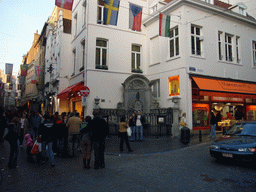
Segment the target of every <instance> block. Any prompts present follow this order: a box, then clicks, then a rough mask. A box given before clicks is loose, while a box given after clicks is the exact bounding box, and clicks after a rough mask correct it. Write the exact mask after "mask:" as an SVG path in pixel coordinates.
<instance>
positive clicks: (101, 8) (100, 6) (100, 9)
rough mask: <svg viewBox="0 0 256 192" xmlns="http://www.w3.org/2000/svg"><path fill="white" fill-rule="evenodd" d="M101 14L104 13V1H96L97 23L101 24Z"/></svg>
mask: <svg viewBox="0 0 256 192" xmlns="http://www.w3.org/2000/svg"><path fill="white" fill-rule="evenodd" d="M103 13H104V0H98V7H97V14H98V15H97V23H98V24H103Z"/></svg>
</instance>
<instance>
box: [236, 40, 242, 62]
mask: <svg viewBox="0 0 256 192" xmlns="http://www.w3.org/2000/svg"><path fill="white" fill-rule="evenodd" d="M239 41H240V37H236V62H237V63H240V62H241V59H240V54H239Z"/></svg>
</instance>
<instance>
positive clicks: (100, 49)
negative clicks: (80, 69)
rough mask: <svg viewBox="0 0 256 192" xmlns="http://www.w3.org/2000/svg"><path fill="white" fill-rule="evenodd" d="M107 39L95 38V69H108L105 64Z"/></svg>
mask: <svg viewBox="0 0 256 192" xmlns="http://www.w3.org/2000/svg"><path fill="white" fill-rule="evenodd" d="M107 50H108V41H107V40H105V39H97V40H96V59H95V61H96V69H108V66H107Z"/></svg>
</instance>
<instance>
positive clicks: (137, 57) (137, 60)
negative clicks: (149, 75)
mask: <svg viewBox="0 0 256 192" xmlns="http://www.w3.org/2000/svg"><path fill="white" fill-rule="evenodd" d="M140 65H141V46H140V45H135V44H133V45H132V72H138V73H141V72H142V70H141V68H140Z"/></svg>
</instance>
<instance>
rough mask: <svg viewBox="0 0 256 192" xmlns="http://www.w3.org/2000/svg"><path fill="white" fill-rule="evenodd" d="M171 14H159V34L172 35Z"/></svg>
mask: <svg viewBox="0 0 256 192" xmlns="http://www.w3.org/2000/svg"><path fill="white" fill-rule="evenodd" d="M170 21H171V17H170V15H163V14H162V13H160V14H159V36H163V37H170Z"/></svg>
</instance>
